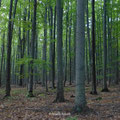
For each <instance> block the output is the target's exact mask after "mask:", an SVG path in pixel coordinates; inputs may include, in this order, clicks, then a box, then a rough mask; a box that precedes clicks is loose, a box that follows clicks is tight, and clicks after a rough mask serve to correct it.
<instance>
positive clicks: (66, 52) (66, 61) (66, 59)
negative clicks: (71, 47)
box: [64, 2, 69, 86]
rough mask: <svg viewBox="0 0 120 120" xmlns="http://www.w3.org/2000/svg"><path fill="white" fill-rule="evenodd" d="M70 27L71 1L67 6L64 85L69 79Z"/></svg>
mask: <svg viewBox="0 0 120 120" xmlns="http://www.w3.org/2000/svg"><path fill="white" fill-rule="evenodd" d="M68 27H69V2H68V8H67V13H66V40H65V81H64V86H65V83H66V81H67V79H68V76H67V75H68V72H67V71H68V70H67V68H68V57H67V56H68Z"/></svg>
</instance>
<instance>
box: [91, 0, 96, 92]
mask: <svg viewBox="0 0 120 120" xmlns="http://www.w3.org/2000/svg"><path fill="white" fill-rule="evenodd" d="M95 48H96V47H95V0H92V79H93V81H92V91H91V94H97V90H96V67H95V53H96V51H95Z"/></svg>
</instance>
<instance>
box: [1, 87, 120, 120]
mask: <svg viewBox="0 0 120 120" xmlns="http://www.w3.org/2000/svg"><path fill="white" fill-rule="evenodd" d="M74 89H75V87H74V86H69V87H65V98H66V99H67V101H66V102H64V103H53V101H54V100H55V96H56V94H55V93H56V90H53V89H49V92H47V93H46V92H45V89H44V88H42V87H39V86H38V87H37V88H36V89H35V90H34V95H35V97H33V98H28V97H26V95H27V90H26V88H20V87H12V91H11V97H9V98H6V99H3V96H4V94H5V93H4V89H3V88H1V89H0V120H120V87H119V86H115V87H114V86H113V87H110V88H109V90H110V92H108V93H101V92H100V90H101V88H98V95H91V94H89V93H90V90H91V88H90V87H86V98H87V106H88V108H89V109H88V110H86V111H84V112H83V113H81V114H79V115H78V114H72V113H71V111H72V109H73V106H74V99H75V97H74Z"/></svg>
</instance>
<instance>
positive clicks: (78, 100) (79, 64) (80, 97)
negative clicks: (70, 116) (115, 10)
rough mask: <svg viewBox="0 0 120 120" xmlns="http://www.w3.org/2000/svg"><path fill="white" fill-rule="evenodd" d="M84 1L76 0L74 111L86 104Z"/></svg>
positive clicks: (80, 109) (79, 110)
mask: <svg viewBox="0 0 120 120" xmlns="http://www.w3.org/2000/svg"><path fill="white" fill-rule="evenodd" d="M84 17H85V1H84V0H77V27H76V91H75V95H76V96H75V111H76V112H81V111H82V110H83V109H84V108H85V106H86V98H85V21H84Z"/></svg>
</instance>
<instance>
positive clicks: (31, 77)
mask: <svg viewBox="0 0 120 120" xmlns="http://www.w3.org/2000/svg"><path fill="white" fill-rule="evenodd" d="M33 2H34V12H33V19H32V38H31V45H32V46H31V49H32V51H31V57H32V60H31V62H30V63H31V64H30V65H31V68H30V70H31V75H30V79H29V90H28V92H29V93H28V97H33V74H34V58H35V56H34V52H35V44H34V43H35V42H34V41H35V39H36V10H37V0H34V1H33Z"/></svg>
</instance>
